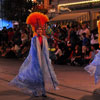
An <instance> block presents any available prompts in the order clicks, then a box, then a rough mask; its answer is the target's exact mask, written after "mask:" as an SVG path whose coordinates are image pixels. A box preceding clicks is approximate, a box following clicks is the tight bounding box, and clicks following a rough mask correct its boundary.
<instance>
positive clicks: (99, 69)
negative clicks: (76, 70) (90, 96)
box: [84, 51, 100, 84]
mask: <svg viewBox="0 0 100 100" xmlns="http://www.w3.org/2000/svg"><path fill="white" fill-rule="evenodd" d="M84 69H85V70H86V71H87V72H89V73H90V75H94V77H95V84H97V83H98V81H99V80H100V51H98V53H97V54H96V55H95V57H94V60H93V61H92V62H91V63H90V64H89V65H87V66H86V67H85V68H84Z"/></svg>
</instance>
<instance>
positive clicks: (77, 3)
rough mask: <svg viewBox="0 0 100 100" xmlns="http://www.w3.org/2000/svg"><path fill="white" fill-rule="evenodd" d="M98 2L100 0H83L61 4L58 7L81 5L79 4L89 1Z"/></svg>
mask: <svg viewBox="0 0 100 100" xmlns="http://www.w3.org/2000/svg"><path fill="white" fill-rule="evenodd" d="M96 2H100V0H92V1H81V2H73V3H66V4H59V5H58V7H61V6H71V5H79V4H87V3H96Z"/></svg>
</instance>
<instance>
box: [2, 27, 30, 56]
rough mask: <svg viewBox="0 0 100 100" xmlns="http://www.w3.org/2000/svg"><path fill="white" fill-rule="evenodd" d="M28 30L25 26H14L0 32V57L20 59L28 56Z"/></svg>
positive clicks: (4, 28)
mask: <svg viewBox="0 0 100 100" xmlns="http://www.w3.org/2000/svg"><path fill="white" fill-rule="evenodd" d="M30 40H31V39H30V30H29V28H28V27H27V26H26V25H23V26H22V27H21V28H19V27H18V26H15V27H14V28H9V29H7V28H6V27H3V29H2V30H1V31H0V56H1V57H6V58H21V57H25V56H26V55H27V54H28V51H29V48H30Z"/></svg>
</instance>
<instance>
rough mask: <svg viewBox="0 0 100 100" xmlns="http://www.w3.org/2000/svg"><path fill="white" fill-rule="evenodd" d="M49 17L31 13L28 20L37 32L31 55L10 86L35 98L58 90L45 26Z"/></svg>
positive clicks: (32, 41) (33, 39)
mask: <svg viewBox="0 0 100 100" xmlns="http://www.w3.org/2000/svg"><path fill="white" fill-rule="evenodd" d="M47 21H48V17H47V16H46V15H44V14H42V13H39V12H34V13H31V14H30V15H29V16H28V17H27V20H26V23H27V24H30V25H31V26H32V29H33V31H35V35H34V37H33V38H32V39H31V47H30V51H29V54H28V56H27V58H26V59H25V61H24V62H23V64H22V66H21V67H20V69H19V73H18V75H16V77H15V78H14V79H13V80H12V81H11V82H10V83H9V84H10V85H13V86H16V87H19V88H22V89H24V91H25V90H26V91H30V93H32V94H33V95H34V96H46V90H50V89H57V86H58V81H57V79H56V75H55V72H54V69H53V67H52V65H51V61H50V59H49V51H48V43H47V38H46V37H45V36H43V35H42V34H43V26H44V25H45V23H46V22H47Z"/></svg>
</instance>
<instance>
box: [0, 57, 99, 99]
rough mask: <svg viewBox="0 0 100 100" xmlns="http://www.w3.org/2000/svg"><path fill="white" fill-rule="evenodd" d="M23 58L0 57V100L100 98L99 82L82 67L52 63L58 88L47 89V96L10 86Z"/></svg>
mask: <svg viewBox="0 0 100 100" xmlns="http://www.w3.org/2000/svg"><path fill="white" fill-rule="evenodd" d="M22 62H23V60H17V59H4V58H0V100H100V82H99V83H98V84H97V85H95V83H94V77H93V76H90V75H89V74H88V73H87V72H86V71H85V70H84V67H79V66H68V65H53V66H54V69H55V72H56V75H57V78H58V80H59V83H60V84H59V88H60V89H59V90H57V91H54V90H52V91H47V96H48V97H31V96H29V95H27V94H25V93H23V92H22V91H21V90H20V89H18V88H16V87H10V86H9V85H8V83H9V81H10V80H12V79H13V78H14V77H15V76H16V74H17V73H18V70H19V68H20V66H21V64H22Z"/></svg>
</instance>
